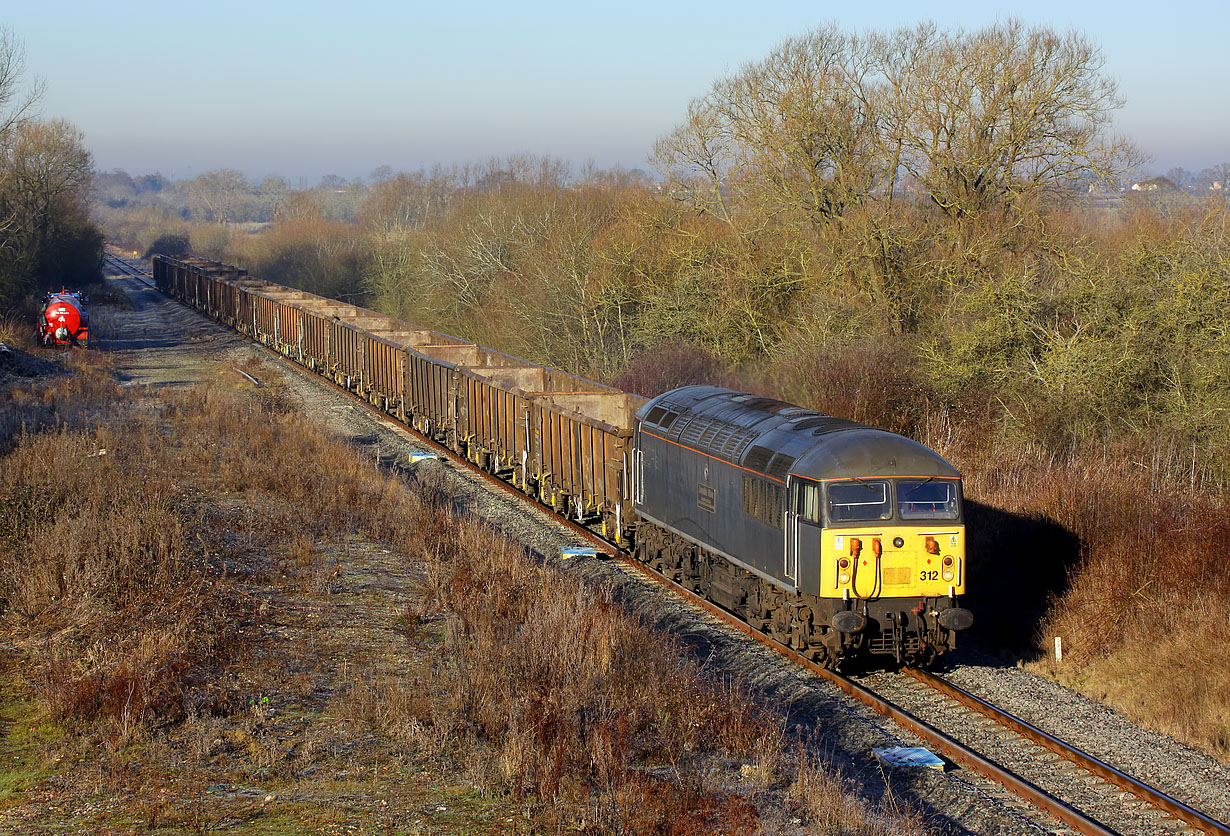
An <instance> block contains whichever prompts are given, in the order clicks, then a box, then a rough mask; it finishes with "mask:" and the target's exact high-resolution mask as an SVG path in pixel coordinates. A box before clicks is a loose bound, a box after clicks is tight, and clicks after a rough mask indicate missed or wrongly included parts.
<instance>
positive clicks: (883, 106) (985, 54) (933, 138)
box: [655, 20, 1137, 228]
mask: <svg viewBox="0 0 1230 836" xmlns="http://www.w3.org/2000/svg"><path fill="white" fill-rule="evenodd" d="M1102 65H1103V61H1102V57H1101V53H1100V51H1099V49H1098V48H1097V47H1096V46H1095V45H1094V44H1093V43H1092V42H1090V41H1089V40H1088V39H1087V38H1085V37H1084V36H1082V35H1079V34H1077V33H1066V34H1060V33H1057V32H1055V31H1053V30H1051V29H1048V28H1045V27H1032V28H1031V27H1026V26H1025V25H1024V24H1022V23H1020V22H1019V21H1014V20H1010V21H1007V22H1005V23H998V24H995V25H993V26H989V27H986V28H984V29H980V30H978V31H975V32H964V31H957V32H947V33H946V32H940V31H939V30H937V28H936V27H935V26H934V25H933V24H922V25H919V26H916V27H914V28H910V29H901V30H898V31H896V32H892V33H887V34H885V33H871V34H869V35H866V36H861V37H860V36H857V35H851V34H847V33H843V32H841V31H840V30H838V29H837V28H836V27H835V26H832V25H830V26H825V27H821V28H819V29H816V30H814V31H812V32H810V33H808V34H807V35H804V36H802V37H799V38H792V39H790V40H787V41H785V42H783V43H782V44H781V45H780V46H778V47H777V48H776V49H774V50H773V51H772V52H771V53H770V54H769V56H768V57H767V58H765V59H764V60H763V61H760V62H756V63H751V64H747V65H745V66H744V67H743V68H742V69H741V70H740V71H739V72H738V73H736V74H734V75H732V76H730V77H729V78H724V79H721V80H719V81H718V82H716V83H715V84H714V86H713V88H712V89H711V90H710V91H709V93H707V94H706V95H705V96H703V97H701V98H698V99H696V100H694V101H693V102H692V103H691V105H690V106H689V108H688V117H687V120H686V121H685V122H684V123H683V124H681V125H680V126H679V127H677V128H676V129H675V130H674V131H672V132H671V133H670V134H669V135H667V136H666V137H664V138H662V139H661V140H660V141H659V142H658V143H657V145H656V147H655V162H656V164H657V165H658V167H659V169H660V170H661V171H662V172H663V173H665V174H666V175H667V177H668V179H669V182H670V188H671V190H672V193H673V194H674V195H675V196H676V197H678V198H679V199H681V200H684V201H687V202H689V203H691V204H693V205H694V206H695V207H696V208H697V209H699V210H700V211H702V212H705V213H708V214H712V215H714V216H716V217H718V218H721V219H722V220H724V221H726V222H727V223H729V224H732V225H735V226H737V227H740V228H747V227H748V226H750V225H754V224H758V223H763V222H764V221H765V220H766V219H768V218H778V219H780V218H802V219H805V220H806V221H808V222H810V223H811V224H812V225H813V226H814V227H817V228H820V227H824V226H826V225H828V224H830V223H832V222H834V221H839V220H840V219H841V218H842V217H844V216H845V214H846V213H847V211H848V210H849V208H850V207H851V206H854V205H857V204H859V203H861V202H864V201H866V200H868V199H870V198H882V199H883V200H884V201H885V202H886V203H889V204H891V203H892V201H893V199H894V196H895V195H896V194H897V192H898V190H899V189H900V187H901V185H902V183H901V180H902V176H903V175H905V176H906V177H907V178H908V179H909V180H910V181H911V186H912V187H916V188H918V189H919V190H921V192H922V193H923V194H925V195H926V196H927V197H928V198H929V199H930V200H931V201H932V202H933V203H934V205H936V206H938V207H939V208H940V209H942V210H943V212H944V213H945V214H947V215H948V216H950V217H956V218H961V217H968V216H973V215H979V214H983V213H985V212H987V211H989V210H991V209H996V208H998V209H1006V210H1010V209H1012V208H1014V207H1016V206H1018V205H1019V204H1020V203H1021V202H1022V201H1023V200H1024V199H1025V198H1028V197H1035V196H1039V195H1043V194H1055V193H1060V192H1063V191H1064V190H1067V189H1070V188H1072V187H1073V186H1074V185H1076V184H1085V183H1088V182H1090V181H1093V180H1099V179H1115V178H1116V177H1118V176H1119V175H1121V174H1122V173H1124V172H1125V171H1126V170H1128V169H1129V168H1130V167H1131V166H1132V165H1134V164H1135V163H1136V161H1137V160H1136V155H1135V152H1134V149H1133V148H1132V146H1131V145H1130V144H1129V143H1127V142H1126V141H1123V140H1121V139H1118V138H1116V137H1114V136H1112V135H1111V134H1110V127H1111V117H1112V115H1113V113H1114V111H1115V109H1116V108H1118V107H1119V106H1120V104H1121V100H1120V98H1119V96H1118V91H1117V88H1116V85H1115V82H1114V81H1113V80H1112V79H1111V78H1109V77H1108V76H1106V75H1105V74H1104V73H1103V72H1102Z"/></svg>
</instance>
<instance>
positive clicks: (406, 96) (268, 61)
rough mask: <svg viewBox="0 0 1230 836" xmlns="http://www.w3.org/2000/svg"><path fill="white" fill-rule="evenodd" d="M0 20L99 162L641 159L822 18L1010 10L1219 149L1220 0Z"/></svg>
mask: <svg viewBox="0 0 1230 836" xmlns="http://www.w3.org/2000/svg"><path fill="white" fill-rule="evenodd" d="M4 6H7V8H3V7H0V27H4V28H7V29H8V31H9V32H10V34H12V35H13V36H15V37H16V38H17V39H18V40H19V41H20V42H21V43H22V44H23V45H24V49H25V59H26V71H27V76H26V77H27V78H32V77H35V76H37V77H38V78H40V79H42V80H43V81H44V83H45V84H46V93H45V95H44V97H43V100H42V102H41V105H40V113H41V115H42V116H43V117H46V118H63V119H67V120H68V121H70V122H72V123H73V124H75V125H76V126H77V127H78V128H80V129H81V130H82V131H83V132H84V134H85V144H86V146H87V147H88V148H89V149H90V150H91V151H92V153H93V155H94V161H95V167H96V169H98V170H100V171H110V170H112V169H116V168H120V169H124V170H126V171H128V172H129V173H130V174H134V175H136V174H147V173H153V172H161V173H162V174H164V175H166V176H168V177H172V178H174V179H185V178H190V177H194V176H196V175H197V174H200V173H202V172H205V171H209V170H213V169H218V168H234V169H238V170H240V171H242V172H243V173H244V174H246V175H247V176H248V177H250V178H254V179H259V178H260V177H263V176H265V175H267V174H277V175H281V176H284V177H286V178H288V179H289V180H291V182H292V184H300V183H302V184H304V185H306V184H309V183H315V182H317V181H318V180H319V179H320V178H321V177H322V176H324V175H328V174H334V175H338V176H341V177H345V178H347V179H355V178H360V177H368V176H370V174H371V172H372V171H373V170H374V169H375V168H376V167H377V166H382V165H388V166H391V167H392V168H393V169H394V170H404V171H413V170H418V169H420V168H430V167H431V166H433V165H435V164H443V165H451V164H454V163H458V164H464V163H468V162H480V161H485V160H488V159H490V158H492V157H503V156H505V155H508V154H516V153H532V154H538V155H547V156H551V157H556V158H561V159H564V160H567V161H569V162H570V163H572V164H573V166H574V167H576V168H580V167H581V166H583V165H584V164H585V163H587V162H592V163H593V164H596V165H597V166H598V167H600V168H611V167H616V166H618V167H622V168H628V169H631V168H649V164H648V157H649V155H650V154H651V153H652V149H653V144H654V142H655V141H656V140H657V139H658V138H659V137H661V136H663V135H665V134H667V133H669V132H670V131H671V129H672V128H674V127H675V126H676V125H677V124H679V123H680V122H681V121H682V120H683V119H684V117H685V115H686V112H687V105H688V102H689V101H690V100H691V99H693V98H696V97H698V96H702V95H704V94H705V93H706V92H707V91H708V89H709V88H710V87H711V86H712V84H713V82H714V81H715V80H717V79H718V78H720V77H722V76H724V75H728V74H730V73H733V72H736V71H738V70H739V68H740V67H741V66H742V65H744V64H745V63H747V62H749V61H757V60H760V59H762V58H764V57H765V56H766V55H767V54H768V53H769V52H770V51H771V50H772V49H773V48H774V47H775V46H776V45H778V44H779V43H781V42H782V41H783V40H784V39H786V38H788V37H792V36H797V35H802V34H804V33H806V32H807V31H809V30H811V29H813V28H815V27H816V26H819V25H822V24H826V23H835V24H837V25H838V26H839V27H841V28H842V29H845V30H848V31H869V30H880V31H889V30H893V29H896V28H899V27H902V26H912V25H914V24H916V23H918V22H920V21H922V20H931V21H934V22H935V23H936V24H938V25H939V26H940V27H941V28H944V29H957V28H965V29H977V28H979V27H981V26H984V25H986V24H989V23H994V22H995V21H996V20H1003V19H1006V18H1009V17H1016V18H1019V19H1021V20H1023V21H1024V22H1026V23H1030V24H1045V25H1048V26H1050V27H1052V28H1054V29H1057V30H1068V29H1077V30H1080V31H1081V32H1083V33H1084V34H1085V35H1087V36H1088V37H1089V38H1091V39H1092V40H1093V41H1094V42H1095V43H1097V44H1099V45H1100V46H1101V49H1102V55H1103V57H1104V59H1105V66H1104V72H1105V73H1106V74H1107V75H1109V76H1111V77H1112V78H1114V79H1115V80H1116V81H1117V82H1118V84H1119V90H1120V93H1121V95H1122V96H1123V97H1124V98H1125V99H1126V104H1125V106H1124V107H1123V108H1122V109H1121V110H1120V111H1118V113H1117V116H1116V130H1117V131H1119V132H1120V133H1122V134H1124V135H1126V136H1127V137H1129V138H1131V139H1132V140H1133V141H1135V142H1136V143H1137V145H1138V146H1139V147H1140V148H1141V149H1142V150H1143V151H1145V152H1146V153H1148V154H1150V155H1151V156H1152V158H1153V159H1152V162H1151V163H1149V165H1148V166H1147V167H1146V169H1145V171H1147V172H1151V173H1165V172H1166V171H1167V170H1168V169H1170V168H1172V167H1176V166H1178V167H1183V168H1187V169H1189V170H1191V171H1199V170H1200V169H1202V168H1205V167H1208V166H1211V165H1214V164H1218V163H1222V162H1226V161H1230V107H1227V101H1228V100H1230V95H1228V94H1227V92H1226V90H1225V83H1226V79H1228V78H1230V49H1227V48H1226V38H1227V34H1230V2H1228V0H1170V2H1166V3H1156V2H1151V3H1148V4H1145V3H1143V2H1135V0H1118V2H1105V1H1104V0H1091V2H1084V0H1066V2H1058V1H1057V0H1030V2H1028V3H1027V2H1023V1H1022V0H1017V2H1015V3H1011V4H1006V3H997V2H994V0H991V2H973V1H972V0H971V2H965V0H951V1H950V2H942V1H941V0H933V2H932V3H930V4H923V3H918V2H916V0H915V2H903V1H902V0H875V2H870V1H869V2H865V3H851V2H849V0H843V1H842V2H832V1H831V0H813V2H788V0H759V2H731V0H712V2H707V3H701V2H691V0H688V2H672V0H657V2H652V0H648V1H647V0H627V2H622V3H602V2H591V3H588V4H585V3H578V2H573V3H565V2H547V1H546V0H519V1H518V2H513V1H512V0H505V2H467V1H466V0H458V2H453V3H451V4H449V3H447V2H444V1H443V0H436V2H418V0H403V1H402V2H383V1H380V2H378V0H328V2H319V1H318V0H298V1H297V2H281V0H279V1H278V2H273V0H242V2H240V1H239V0H213V1H212V2H208V3H185V4H181V3H175V2H168V0H158V2H153V0H112V2H105V3H104V2H95V0H77V1H76V2H68V0H38V2H34V1H33V0H4Z"/></svg>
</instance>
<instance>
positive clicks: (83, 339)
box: [35, 290, 90, 348]
mask: <svg viewBox="0 0 1230 836" xmlns="http://www.w3.org/2000/svg"><path fill="white" fill-rule="evenodd" d="M85 302H86V299H85V297H84V296H82V295H81V294H80V293H77V292H75V291H68V290H61V291H60V292H59V293H48V294H47V296H46V299H45V300H44V303H43V310H42V311H41V312H40V313H39V315H38V324H37V325H36V326H35V336H36V337H37V338H38V340H39V342H41V343H42V344H43V345H79V346H82V347H83V348H84V347H87V346H89V344H90V314H89V313H88V312H87V311H86V309H85Z"/></svg>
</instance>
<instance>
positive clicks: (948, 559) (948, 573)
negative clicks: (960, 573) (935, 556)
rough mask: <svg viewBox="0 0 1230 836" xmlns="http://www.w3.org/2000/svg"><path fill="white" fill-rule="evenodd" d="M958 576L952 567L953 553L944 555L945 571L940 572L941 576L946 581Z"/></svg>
mask: <svg viewBox="0 0 1230 836" xmlns="http://www.w3.org/2000/svg"><path fill="white" fill-rule="evenodd" d="M956 576H957V573H956V572H954V571H953V569H952V555H950V554H946V555H944V571H943V572H941V573H940V577H942V578H943V579H944V580H946V581H951V580H952V579H953V578H955V577H956Z"/></svg>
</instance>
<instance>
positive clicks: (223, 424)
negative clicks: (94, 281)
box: [0, 359, 922, 836]
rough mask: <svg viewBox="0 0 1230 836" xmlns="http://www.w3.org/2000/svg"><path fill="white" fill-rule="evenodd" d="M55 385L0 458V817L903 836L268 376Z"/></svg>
mask: <svg viewBox="0 0 1230 836" xmlns="http://www.w3.org/2000/svg"><path fill="white" fill-rule="evenodd" d="M76 362H84V363H85V365H86V367H90V364H91V363H92V362H96V361H94V360H92V359H86V360H84V361H76ZM259 376H260V377H261V379H262V380H264V381H268V380H269V379H270V377H271V376H270V375H269V374H268V373H262V374H260V375H259ZM83 377H88V378H89V379H90V381H91V382H90V383H89V384H88V385H87V384H85V383H82V378H83ZM57 380H58V379H57ZM64 382H65V383H67V384H68V385H69V387H70V388H72V390H73V392H74V395H75V396H76V397H77V399H78V402H77V403H76V405H75V406H74V408H73V409H71V410H60V409H57V411H56V412H55V415H56V416H57V420H55V421H53V422H52V423H51V424H49V425H48V426H47V428H46V429H44V430H43V431H41V432H27V433H25V434H21V433H18V434H17V435H15V436H14V437H13V439H12V450H11V452H10V453H8V454H7V456H6V457H5V459H4V460H3V466H2V467H0V523H2V526H3V528H2V529H0V545H2V546H3V549H2V554H3V555H4V557H3V558H2V559H0V600H2V601H3V616H2V619H0V635H2V637H3V641H4V642H5V643H6V644H8V645H9V646H10V647H11V648H12V651H11V652H10V653H9V654H7V655H6V657H5V663H4V668H3V678H4V682H5V684H4V689H5V692H6V693H7V694H8V695H9V696H10V697H12V698H14V699H16V700H17V701H16V702H11V704H12V705H25V704H26V702H22V701H21V700H29V699H31V698H32V699H33V700H34V702H32V703H30V706H31V707H30V709H29V711H28V713H27V714H26V715H23V716H22V717H21V718H18V719H16V720H13V719H12V718H10V720H9V722H10V725H9V726H6V729H7V731H6V732H5V739H4V740H0V748H5V747H9V746H13V745H15V744H14V743H13V742H12V741H14V740H16V737H14V735H15V734H16V732H15V731H14V730H15V729H17V728H18V727H20V728H27V727H29V728H52V729H58V731H55V732H54V733H50V732H49V733H48V736H47V737H46V740H45V742H43V743H39V744H37V745H36V746H34V747H33V748H32V749H23V750H21V751H22V752H23V754H22V755H21V760H20V762H21V764H23V768H28V769H29V770H30V771H31V773H32V774H33V776H34V777H32V778H29V779H28V780H29V786H28V787H27V789H25V790H22V791H19V792H18V793H17V794H16V795H12V794H10V795H6V796H4V800H3V802H2V804H0V806H3V807H5V808H8V810H7V811H6V812H5V813H3V814H0V815H3V816H5V817H6V821H7V822H8V823H9V826H12V827H14V828H15V829H17V830H20V829H22V828H21V827H20V826H19V823H20V822H23V821H24V822H31V823H37V822H39V821H44V822H47V821H50V820H52V819H55V818H56V817H57V816H60V815H64V814H65V813H63V812H62V811H64V810H71V811H73V812H72V816H73V817H74V818H75V819H76V820H78V821H83V822H87V823H90V824H91V825H92V826H93V827H95V828H97V829H99V830H108V829H115V828H117V827H118V828H120V829H131V828H132V827H136V828H137V829H146V830H151V831H152V830H157V829H160V828H171V829H185V828H186V829H197V830H199V829H202V828H207V827H210V826H222V825H225V826H228V827H243V826H244V823H245V822H251V823H252V824H253V825H256V824H257V823H258V822H260V823H261V824H260V825H259V826H260V827H261V828H263V830H272V831H274V832H281V829H285V830H286V831H287V832H318V831H319V830H320V829H321V828H324V827H328V826H341V825H346V824H350V825H354V824H355V823H356V822H359V823H362V825H363V826H365V827H366V826H378V827H385V828H396V827H404V826H407V823H408V822H410V820H411V819H412V818H413V817H414V816H421V815H422V813H421V812H416V811H421V810H423V809H431V810H437V809H441V810H442V809H445V808H447V809H448V810H450V811H453V812H449V813H448V814H447V815H449V816H457V817H459V818H450V819H448V820H447V821H449V822H452V824H450V825H448V826H449V827H451V828H452V829H454V830H455V831H458V832H474V833H478V832H495V831H507V830H509V829H511V830H527V831H528V830H537V829H541V828H557V829H558V828H578V829H580V830H581V831H582V832H587V833H604V832H623V833H640V834H658V833H662V834H665V833H671V834H697V836H699V834H708V833H719V832H720V833H754V832H766V833H771V832H777V830H778V828H780V827H783V826H784V827H786V828H787V829H789V828H790V827H791V826H792V825H790V824H789V819H790V818H792V817H797V818H798V819H799V820H801V821H804V822H817V823H821V822H830V823H831V822H841V824H840V825H833V824H828V825H824V826H825V827H829V828H830V829H833V828H837V829H840V830H841V832H867V833H880V832H921V830H922V824H921V822H920V821H918V820H916V819H915V818H910V817H907V818H904V819H903V818H901V816H900V815H899V814H897V813H895V812H893V811H892V810H879V809H876V808H874V807H871V806H867V805H865V804H863V803H862V802H858V801H856V800H854V799H852V798H847V797H846V789H847V787H846V784H845V782H843V781H842V780H841V779H840V777H837V776H833V775H831V774H830V773H828V772H827V771H826V769H825V768H822V767H818V766H816V765H815V764H814V763H813V762H812V761H810V760H809V761H806V762H803V765H802V766H800V757H801V756H800V755H799V754H798V752H797V751H796V750H795V749H794V747H793V745H792V744H786V743H783V740H782V732H781V730H782V722H783V721H782V719H781V718H780V717H777V716H775V715H773V714H772V713H770V712H767V711H765V710H764V709H762V708H760V707H758V706H757V705H755V704H754V703H753V701H752V700H751V699H750V698H749V696H748V695H747V692H746V691H745V690H744V689H743V688H742V687H740V686H739V684H738V683H735V682H724V681H715V680H714V679H713V678H712V677H711V676H709V675H708V674H707V673H706V672H705V671H704V670H703V669H702V668H701V667H700V666H698V664H697V663H696V662H695V661H693V660H691V659H690V658H689V657H688V656H687V655H686V653H685V652H684V651H683V650H682V649H681V648H679V647H677V646H676V645H675V644H674V642H672V641H671V640H670V639H669V638H668V637H664V636H663V635H660V634H657V633H654V632H652V631H651V630H649V629H648V628H646V627H644V626H642V625H641V623H640V622H639V621H638V620H637V618H636V617H635V615H634V614H630V613H628V612H626V611H624V610H623V609H621V608H620V607H619V606H617V605H616V604H615V603H613V599H612V596H611V595H610V594H609V593H608V592H607V591H604V590H600V589H599V590H594V589H587V588H584V587H579V586H577V584H576V582H575V581H573V580H571V579H569V578H568V577H567V576H565V575H563V574H560V573H558V572H555V571H554V570H551V569H548V568H544V567H543V566H541V565H538V564H536V563H535V562H534V561H533V560H531V559H530V558H529V556H527V554H526V553H525V552H524V550H523V549H522V548H521V547H519V546H517V545H516V544H514V543H511V542H509V541H508V540H506V539H502V538H501V537H499V536H497V535H495V534H493V533H492V532H491V531H490V530H488V529H487V528H485V527H484V526H483V525H482V524H480V523H478V522H477V521H474V520H470V519H468V518H464V517H458V516H457V515H456V514H455V512H454V510H453V504H454V503H453V497H452V493H451V489H450V487H449V484H448V483H446V482H441V481H438V480H434V479H430V478H428V479H427V480H426V481H424V480H422V479H419V480H418V481H417V483H415V482H414V480H411V484H408V483H407V481H406V479H405V477H404V476H399V475H398V474H396V473H388V472H382V471H381V470H380V469H378V468H376V467H374V466H373V463H372V462H371V461H370V460H369V459H366V458H364V457H363V456H361V455H359V454H357V453H356V452H355V451H354V450H353V449H352V448H350V447H349V446H347V445H345V444H342V443H340V442H338V441H336V440H334V439H331V438H329V437H328V436H327V435H326V434H325V433H324V432H322V431H321V430H320V429H319V428H316V427H314V426H312V425H311V424H310V423H309V422H308V421H307V420H306V419H305V418H303V417H301V416H299V415H297V414H296V413H295V412H294V410H292V409H290V408H289V407H288V406H287V404H288V399H287V398H286V396H285V393H281V392H279V390H278V388H277V386H276V385H271V384H269V383H268V382H266V386H265V388H266V389H269V390H270V391H264V390H245V391H244V392H243V393H241V394H239V395H236V394H235V393H231V392H225V391H221V390H219V389H217V388H200V389H194V390H190V391H186V392H181V393H171V394H164V395H162V396H160V397H158V398H153V397H150V396H148V395H146V394H143V393H139V392H135V391H133V390H119V389H116V388H115V387H113V386H110V385H108V384H106V383H105V382H104V380H103V376H102V374H101V370H99V369H98V368H94V374H93V376H92V377H91V376H90V374H87V373H86V372H80V373H78V374H76V375H68V376H65V378H64ZM8 397H9V400H10V403H16V404H20V403H33V404H35V405H39V404H43V403H44V400H45V396H43V395H37V394H35V393H34V392H29V393H27V394H26V395H17V394H15V393H13V392H10V393H9V395H8ZM40 408H41V407H40ZM394 582H396V584H399V586H397V590H398V591H397V594H396V595H395V596H394V597H393V598H389V599H387V600H386V599H381V600H383V601H385V603H380V602H377V603H375V604H373V599H372V598H371V595H372V594H373V593H372V592H370V588H372V587H373V586H379V585H381V584H388V583H394ZM390 602H391V603H390ZM21 695H25V696H21ZM12 723H16V725H12ZM40 724H41V725H40ZM48 724H50V725H48ZM6 751H10V750H9V749H7V748H6ZM12 751H17V750H12ZM32 753H33V754H32ZM741 768H742V769H741ZM6 774H8V773H6V772H5V770H4V769H0V777H3V776H4V775H6ZM23 774H24V773H23ZM741 775H742V777H740V776H741ZM40 776H41V777H40ZM253 785H254V786H256V787H258V788H259V789H257V790H243V789H242V788H244V787H251V786H253ZM450 785H452V787H453V788H449V787H450ZM219 786H222V787H227V786H229V787H233V788H234V789H232V790H230V791H228V792H223V793H220V792H219V791H218V790H217V787H219ZM356 786H357V787H360V788H362V791H361V792H360V793H359V795H358V796H356V795H355V787H356ZM458 786H460V787H462V788H463V789H457V787H458ZM465 787H469V789H464V788H465ZM241 790H242V791H241ZM752 791H755V792H756V793H759V795H755V796H753V795H752V794H751V793H752ZM245 793H249V794H245ZM251 793H255V794H256V797H253V796H252V795H251ZM774 797H775V798H777V799H778V801H777V802H776V806H774V805H773V804H772V803H770V804H769V806H767V807H766V806H765V804H766V802H765V801H764V799H765V798H774ZM261 798H264V800H263V801H262V800H260V799H261ZM294 799H299V800H297V801H296V800H294ZM424 799H427V800H428V801H430V805H431V806H430V807H428V808H424V806H423V805H424V804H425V803H427V802H426V801H425V800H424ZM432 799H435V800H432ZM756 799H759V800H756ZM833 805H837V809H836V811H834V809H833ZM57 810H60V811H61V812H60V813H56V812H55V811H57ZM439 815H445V814H444V813H440V814H439ZM48 817H51V818H50V819H49V818H48ZM134 821H135V822H137V824H133V822H134ZM482 822H489V824H482ZM126 823H127V824H126ZM280 823H284V824H280ZM833 832H836V830H833Z"/></svg>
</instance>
